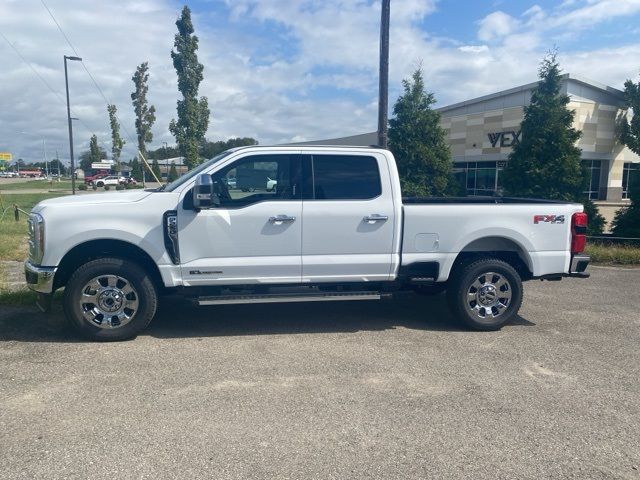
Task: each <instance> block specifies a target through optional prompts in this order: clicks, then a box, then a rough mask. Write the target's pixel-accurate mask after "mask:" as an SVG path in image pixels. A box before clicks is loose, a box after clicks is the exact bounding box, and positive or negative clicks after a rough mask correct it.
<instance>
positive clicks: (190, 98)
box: [169, 5, 210, 168]
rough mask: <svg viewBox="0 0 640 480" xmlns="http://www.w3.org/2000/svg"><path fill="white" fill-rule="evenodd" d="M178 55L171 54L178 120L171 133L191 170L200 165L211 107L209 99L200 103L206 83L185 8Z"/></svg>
mask: <svg viewBox="0 0 640 480" xmlns="http://www.w3.org/2000/svg"><path fill="white" fill-rule="evenodd" d="M176 26H177V27H178V33H177V34H176V36H175V40H174V44H173V45H174V47H175V51H174V50H171V58H172V60H173V66H174V68H175V69H176V73H177V74H178V90H179V91H180V93H181V94H182V100H178V107H177V109H178V120H177V121H176V120H175V119H174V120H171V123H170V124H169V130H170V131H171V133H172V134H173V136H174V137H175V138H176V142H177V143H178V150H179V152H180V155H182V156H183V157H184V158H185V163H186V164H187V166H188V167H189V168H193V167H195V166H196V165H198V164H199V163H200V162H201V158H200V156H199V155H198V146H199V145H200V144H201V143H202V142H203V140H204V135H205V134H206V133H207V128H208V127H209V113H210V112H209V104H208V100H207V97H200V99H199V100H198V89H199V87H200V82H202V79H203V70H204V67H203V65H202V64H201V63H199V62H198V55H197V53H196V52H197V50H198V37H197V36H196V35H194V31H195V30H194V28H193V23H192V22H191V10H189V7H187V6H186V5H185V7H184V8H183V9H182V14H181V15H180V18H179V19H178V20H177V21H176Z"/></svg>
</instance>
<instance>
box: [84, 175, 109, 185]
mask: <svg viewBox="0 0 640 480" xmlns="http://www.w3.org/2000/svg"><path fill="white" fill-rule="evenodd" d="M108 176H109V174H108V173H104V172H101V173H96V174H94V175H89V176H87V177H84V183H86V184H87V185H93V182H95V181H98V180H100V179H101V178H105V177H108Z"/></svg>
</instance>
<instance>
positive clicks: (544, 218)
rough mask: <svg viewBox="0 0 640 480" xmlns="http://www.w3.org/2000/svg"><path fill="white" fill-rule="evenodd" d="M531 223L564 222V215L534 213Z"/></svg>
mask: <svg viewBox="0 0 640 480" xmlns="http://www.w3.org/2000/svg"><path fill="white" fill-rule="evenodd" d="M533 223H535V224H536V225H537V224H539V223H564V215H534V216H533Z"/></svg>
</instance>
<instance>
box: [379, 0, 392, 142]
mask: <svg viewBox="0 0 640 480" xmlns="http://www.w3.org/2000/svg"><path fill="white" fill-rule="evenodd" d="M390 3H391V0H382V15H381V19H380V74H379V86H378V145H379V146H380V147H382V148H387V122H388V117H389V18H390V13H391V5H390Z"/></svg>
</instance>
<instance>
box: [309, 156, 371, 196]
mask: <svg viewBox="0 0 640 480" xmlns="http://www.w3.org/2000/svg"><path fill="white" fill-rule="evenodd" d="M313 191H314V197H315V199H316V200H370V199H372V198H375V197H377V196H379V195H380V194H381V193H382V186H381V184H380V172H379V170H378V162H377V160H376V159H375V158H373V157H368V156H362V155H314V156H313Z"/></svg>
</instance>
